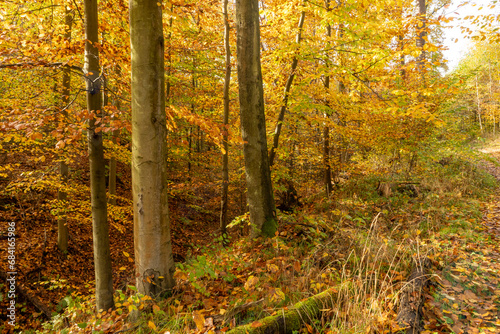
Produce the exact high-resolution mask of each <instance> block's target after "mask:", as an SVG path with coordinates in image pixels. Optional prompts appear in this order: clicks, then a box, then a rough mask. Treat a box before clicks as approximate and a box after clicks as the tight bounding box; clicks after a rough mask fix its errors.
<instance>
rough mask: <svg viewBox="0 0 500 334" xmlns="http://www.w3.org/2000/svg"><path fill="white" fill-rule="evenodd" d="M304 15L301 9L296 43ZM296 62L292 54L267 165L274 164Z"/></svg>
mask: <svg viewBox="0 0 500 334" xmlns="http://www.w3.org/2000/svg"><path fill="white" fill-rule="evenodd" d="M305 17H306V12H304V11H303V12H302V13H300V19H299V31H298V32H297V36H296V39H295V42H296V43H297V44H299V43H300V40H301V34H302V27H303V26H304V19H305ZM298 63H299V60H298V59H297V56H293V60H292V68H291V70H290V75H289V76H288V80H287V81H286V84H285V93H284V94H283V101H282V103H281V109H280V113H279V115H278V121H277V122H276V128H275V130H274V138H273V147H271V150H270V151H269V166H272V165H273V164H274V159H275V155H276V150H277V149H278V145H279V139H280V134H281V127H282V126H283V121H284V119H285V112H286V109H287V106H288V95H289V94H290V89H291V88H292V83H293V78H294V77H295V70H296V69H297V65H298Z"/></svg>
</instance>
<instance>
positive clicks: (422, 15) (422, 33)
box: [417, 0, 427, 76]
mask: <svg viewBox="0 0 500 334" xmlns="http://www.w3.org/2000/svg"><path fill="white" fill-rule="evenodd" d="M418 15H419V21H420V23H419V27H418V30H417V31H418V38H417V47H418V48H420V49H421V50H420V51H421V53H420V55H419V56H418V58H417V67H418V69H419V71H420V72H424V68H423V65H424V61H425V51H424V45H425V37H426V36H427V31H426V29H427V5H426V0H418ZM422 76H423V74H422Z"/></svg>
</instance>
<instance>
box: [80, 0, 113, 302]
mask: <svg viewBox="0 0 500 334" xmlns="http://www.w3.org/2000/svg"><path fill="white" fill-rule="evenodd" d="M98 27H99V25H98V16H97V0H85V39H86V42H85V65H84V74H85V82H86V89H87V108H88V111H89V113H90V114H91V115H92V116H94V117H91V118H90V120H89V126H88V132H87V138H88V144H89V159H90V192H91V201H92V228H93V244H94V266H95V281H96V305H97V310H98V311H100V310H108V309H110V308H112V307H113V306H114V302H113V277H112V274H111V255H110V250H109V225H108V220H107V206H106V176H105V164H104V148H103V137H102V131H99V130H98V129H97V127H96V124H95V117H100V116H102V94H101V92H100V90H101V76H100V75H99V70H100V69H99V50H98V48H97V45H98V42H99V38H98Z"/></svg>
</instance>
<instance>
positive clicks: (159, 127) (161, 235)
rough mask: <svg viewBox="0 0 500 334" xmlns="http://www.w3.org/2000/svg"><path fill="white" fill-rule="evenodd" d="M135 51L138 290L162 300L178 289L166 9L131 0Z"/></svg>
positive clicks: (152, 2) (152, 1) (134, 175)
mask: <svg viewBox="0 0 500 334" xmlns="http://www.w3.org/2000/svg"><path fill="white" fill-rule="evenodd" d="M130 41H131V47H132V194H133V202H134V251H135V266H136V277H137V281H136V286H137V290H138V291H139V292H140V293H142V294H145V295H150V296H152V297H161V296H162V295H164V293H167V292H169V291H171V289H172V288H173V286H174V285H175V281H174V278H173V274H174V270H175V268H174V260H173V256H172V244H171V239H170V220H169V212H168V200H167V170H166V157H167V155H166V154H167V152H166V151H167V150H166V139H167V128H166V113H165V76H164V74H165V70H164V59H163V58H164V39H163V25H162V10H161V6H159V3H158V2H157V1H156V0H130Z"/></svg>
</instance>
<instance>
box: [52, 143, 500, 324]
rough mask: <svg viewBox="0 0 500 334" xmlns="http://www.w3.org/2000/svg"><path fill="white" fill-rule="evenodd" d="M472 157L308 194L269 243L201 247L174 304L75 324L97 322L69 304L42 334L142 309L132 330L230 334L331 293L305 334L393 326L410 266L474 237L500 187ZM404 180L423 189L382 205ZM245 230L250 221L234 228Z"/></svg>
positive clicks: (126, 297) (127, 296)
mask: <svg viewBox="0 0 500 334" xmlns="http://www.w3.org/2000/svg"><path fill="white" fill-rule="evenodd" d="M470 152H472V151H470ZM470 152H469V153H470ZM469 153H467V152H465V153H463V152H461V153H457V152H451V153H450V152H441V154H437V155H434V157H432V158H430V157H428V156H427V157H426V156H425V155H423V154H422V155H421V156H419V159H420V160H419V164H418V165H417V168H418V169H417V170H415V171H414V172H413V173H412V174H407V175H402V174H398V173H379V174H377V173H372V174H371V175H360V176H357V177H353V178H351V179H349V180H347V181H346V182H344V183H343V184H341V185H340V186H339V188H338V190H337V192H336V194H335V196H334V197H332V198H330V199H328V200H326V199H324V196H323V197H318V196H314V197H311V198H305V199H304V206H303V207H302V208H301V209H300V210H297V211H295V212H292V213H280V214H279V216H278V218H279V222H280V224H279V231H278V232H277V233H276V235H275V237H273V238H270V239H268V240H262V239H257V240H248V239H247V238H242V239H233V240H224V242H223V240H222V239H221V238H220V237H216V236H214V237H213V243H212V244H211V246H209V247H205V248H203V249H198V250H194V251H193V254H196V255H192V256H189V257H188V258H187V259H186V261H185V262H184V263H178V264H177V270H176V273H175V277H176V281H177V286H176V288H175V290H174V291H173V294H172V296H171V297H170V298H168V299H166V300H162V301H153V300H151V299H149V298H148V297H141V296H138V295H137V294H135V292H134V291H132V290H129V291H128V293H127V292H121V291H119V292H118V293H117V296H116V298H117V299H116V301H117V306H118V308H117V310H114V311H113V312H112V313H109V314H105V315H99V316H97V317H96V316H90V315H89V317H87V318H86V320H85V321H84V320H83V319H80V320H78V321H80V322H79V323H78V321H75V320H74V318H75V314H80V315H81V316H80V317H82V318H85V317H84V316H83V315H84V314H86V313H85V312H87V313H88V314H92V312H89V311H88V310H89V308H91V307H92V306H91V305H92V303H90V302H89V303H85V302H82V301H78V300H75V299H70V300H69V302H68V306H67V308H66V309H65V311H64V313H61V314H60V315H58V316H57V317H55V318H54V319H53V320H52V322H51V323H47V324H46V329H47V330H52V331H61V332H68V328H66V329H65V330H61V328H62V327H63V326H62V324H64V321H66V320H64V319H68V320H69V323H70V324H73V323H75V324H74V325H73V326H72V327H71V330H72V332H73V331H74V330H77V329H78V328H80V329H82V330H83V328H82V327H84V328H85V330H88V329H89V328H90V327H91V328H93V329H94V330H96V331H105V330H107V329H109V328H110V327H109V326H113V324H116V323H117V322H123V324H125V322H126V319H127V317H128V314H129V313H130V312H133V311H135V310H136V309H143V310H146V311H147V312H141V315H140V317H139V320H138V322H136V323H131V324H127V325H124V326H125V327H126V326H128V328H133V330H131V331H130V332H134V333H149V332H151V331H154V332H161V333H165V332H181V333H182V332H184V333H189V332H206V331H208V332H210V331H212V332H213V331H214V330H215V328H216V327H217V328H219V329H223V330H228V329H229V328H232V327H235V326H238V325H242V324H246V323H251V322H253V321H256V320H258V319H261V318H264V317H266V316H268V315H273V314H277V312H280V310H283V308H287V307H291V306H292V305H293V304H295V303H296V302H298V301H300V300H303V299H305V298H308V297H311V296H313V295H315V294H318V293H320V292H322V291H325V290H327V289H329V288H332V287H334V288H335V289H336V290H337V291H338V294H339V296H340V297H339V298H338V302H337V305H335V307H332V308H329V309H325V310H323V317H322V318H321V319H318V320H315V321H312V322H311V323H309V324H307V325H305V327H304V331H305V332H310V333H313V332H314V333H316V332H318V333H369V332H371V331H373V330H375V329H376V330H377V331H378V332H384V331H388V330H397V329H398V328H399V327H398V324H397V323H396V321H395V319H396V312H397V307H398V297H399V292H400V291H401V288H402V286H403V284H404V282H405V279H406V278H407V276H408V274H409V272H410V270H411V267H412V264H413V263H414V262H415V261H417V260H418V259H420V258H421V257H425V256H429V257H431V258H432V257H433V253H434V252H435V250H436V247H446V246H445V245H444V246H443V245H442V244H440V243H439V242H437V240H438V239H440V236H443V235H448V236H450V235H454V234H457V233H461V234H463V235H465V236H466V237H467V238H474V237H475V236H474V235H473V232H471V231H473V230H474V226H475V225H476V224H477V222H478V221H479V219H480V218H481V211H480V204H481V201H484V200H485V199H486V198H487V197H488V195H489V194H490V193H491V191H492V190H493V189H495V188H496V187H497V182H496V180H495V179H494V178H493V177H492V176H491V175H489V174H488V173H487V172H485V171H484V170H483V169H482V168H480V166H479V165H478V163H477V157H474V156H472V155H471V154H475V153H470V154H469ZM436 156H437V158H436ZM403 181H405V182H408V181H411V182H412V183H413V184H415V185H416V189H417V190H416V193H415V192H407V191H404V188H401V189H398V188H396V189H395V191H394V192H393V193H392V194H391V196H388V197H384V196H381V195H380V194H379V193H378V192H377V185H378V184H380V183H381V182H393V183H395V184H398V182H403ZM320 198H321V200H320ZM246 222H247V219H246V217H245V216H243V217H240V218H239V219H236V220H235V222H234V224H233V225H236V226H235V228H239V226H238V225H241V224H245V223H246ZM228 241H229V242H228ZM132 289H133V288H132ZM79 303H80V304H79ZM76 305H80V306H78V307H77V306H76ZM85 310H87V311H85ZM76 317H78V316H76ZM99 319H101V320H99ZM99 321H100V322H99ZM83 324H85V326H83ZM89 326H90V327H89Z"/></svg>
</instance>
